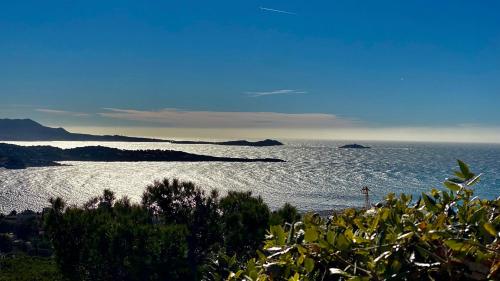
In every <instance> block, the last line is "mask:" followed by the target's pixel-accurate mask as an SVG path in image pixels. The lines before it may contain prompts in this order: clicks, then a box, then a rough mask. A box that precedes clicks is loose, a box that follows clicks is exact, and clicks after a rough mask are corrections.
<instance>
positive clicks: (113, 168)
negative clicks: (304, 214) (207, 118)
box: [0, 141, 500, 213]
mask: <svg viewBox="0 0 500 281" xmlns="http://www.w3.org/2000/svg"><path fill="white" fill-rule="evenodd" d="M12 143H15V144H19V145H52V146H57V147H61V148H72V147H79V146H88V145H103V146H109V147H116V148H122V149H173V150H181V151H186V152H191V153H197V154H206V155H214V156H228V157H248V158H259V157H273V158H280V159H284V160H286V161H287V162H285V163H221V162H201V163H177V162H139V163H102V162H101V163H99V162H65V163H64V164H67V166H61V167H44V168H28V169H25V170H6V169H0V211H1V212H3V213H6V212H10V211H11V210H14V209H15V210H17V211H21V210H24V209H32V210H41V209H42V208H43V207H46V206H47V205H48V203H47V202H48V201H47V200H48V199H49V198H50V197H53V196H61V197H63V198H64V199H66V200H67V201H68V202H69V203H75V204H81V203H83V202H85V201H86V200H88V199H89V198H90V197H91V196H94V195H98V194H100V193H101V192H102V190H103V189H105V188H109V189H111V190H113V191H115V192H116V193H117V195H118V196H123V195H127V196H129V197H130V198H131V199H133V200H134V201H137V202H138V201H139V200H140V197H141V195H142V192H143V191H144V188H145V187H146V186H147V185H148V184H150V183H152V182H153V181H154V180H159V179H162V178H179V179H181V180H186V181H193V182H194V183H196V184H198V185H199V186H201V187H203V188H205V189H207V190H208V189H212V188H215V189H218V190H219V191H221V192H222V193H224V192H226V191H227V190H251V191H252V192H254V193H255V194H259V195H262V197H263V198H264V200H265V201H266V202H267V203H268V204H269V205H270V206H271V207H272V208H277V207H279V206H281V205H282V204H284V203H285V202H289V203H292V204H293V205H295V206H297V207H298V208H299V209H300V210H318V211H319V210H328V209H338V208H344V207H359V206H363V204H364V197H363V195H362V194H361V192H360V189H361V188H362V187H363V186H368V187H370V188H371V200H372V202H376V201H379V200H381V199H382V198H383V196H384V195H385V194H387V193H388V192H395V193H402V192H405V193H410V194H413V195H416V196H418V195H419V194H420V193H421V192H423V191H428V190H430V188H431V187H437V188H442V184H441V183H442V181H443V180H444V179H445V178H446V177H448V176H451V175H452V171H453V170H454V169H456V168H457V167H456V159H461V160H464V161H465V162H466V163H468V164H469V165H470V166H471V168H472V170H473V171H474V172H478V173H479V172H480V173H483V176H482V178H481V182H480V183H479V184H477V185H476V187H475V189H476V195H478V196H480V197H482V198H495V197H497V196H498V195H499V194H500V145H499V144H450V143H402V142H363V143H362V144H364V145H369V146H371V147H372V148H371V149H339V148H337V147H338V146H340V145H342V144H346V143H348V142H345V141H343V142H338V141H285V145H284V146H275V147H237V146H234V147H233V146H218V145H179V144H170V143H121V142H111V143H110V142H106V143H100V142H12Z"/></svg>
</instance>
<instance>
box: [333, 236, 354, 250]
mask: <svg viewBox="0 0 500 281" xmlns="http://www.w3.org/2000/svg"><path fill="white" fill-rule="evenodd" d="M335 244H336V246H337V248H338V249H339V250H341V251H343V250H347V249H348V248H349V246H350V245H351V243H350V242H349V240H347V238H346V237H345V235H344V234H342V233H340V234H339V235H338V236H337V239H335Z"/></svg>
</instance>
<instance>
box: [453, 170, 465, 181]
mask: <svg viewBox="0 0 500 281" xmlns="http://www.w3.org/2000/svg"><path fill="white" fill-rule="evenodd" d="M455 176H457V177H459V178H461V179H465V176H464V174H462V173H461V172H458V171H456V172H455Z"/></svg>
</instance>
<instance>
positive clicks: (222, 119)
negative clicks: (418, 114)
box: [99, 108, 356, 128]
mask: <svg viewBox="0 0 500 281" xmlns="http://www.w3.org/2000/svg"><path fill="white" fill-rule="evenodd" d="M104 110H105V112H102V113H99V115H100V116H102V117H106V118H113V119H120V120H129V121H140V122H146V123H150V124H160V125H163V126H165V127H175V128H341V127H352V126H355V125H356V122H355V121H353V120H350V119H347V118H339V117H337V116H336V115H333V114H323V113H295V114H294V113H277V112H217V111H182V110H177V109H162V110H157V111H151V110H134V109H118V108H104Z"/></svg>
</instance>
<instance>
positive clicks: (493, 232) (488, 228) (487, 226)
mask: <svg viewBox="0 0 500 281" xmlns="http://www.w3.org/2000/svg"><path fill="white" fill-rule="evenodd" d="M483 228H484V229H485V230H486V231H487V232H488V233H489V234H490V235H491V236H493V237H495V236H496V235H497V231H496V229H495V227H494V226H493V225H492V224H491V223H489V222H487V223H485V224H483Z"/></svg>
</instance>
